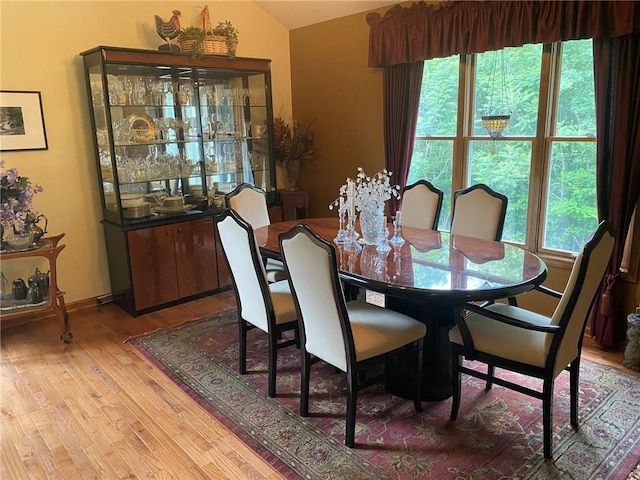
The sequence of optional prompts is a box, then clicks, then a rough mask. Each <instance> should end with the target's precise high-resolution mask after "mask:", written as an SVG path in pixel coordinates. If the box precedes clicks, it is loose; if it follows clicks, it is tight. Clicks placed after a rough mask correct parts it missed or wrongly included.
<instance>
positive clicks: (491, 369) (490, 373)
mask: <svg viewBox="0 0 640 480" xmlns="http://www.w3.org/2000/svg"><path fill="white" fill-rule="evenodd" d="M494 372H495V367H494V366H493V365H487V376H488V377H489V378H488V379H487V384H486V385H485V386H484V389H485V390H491V387H492V386H493V375H494Z"/></svg>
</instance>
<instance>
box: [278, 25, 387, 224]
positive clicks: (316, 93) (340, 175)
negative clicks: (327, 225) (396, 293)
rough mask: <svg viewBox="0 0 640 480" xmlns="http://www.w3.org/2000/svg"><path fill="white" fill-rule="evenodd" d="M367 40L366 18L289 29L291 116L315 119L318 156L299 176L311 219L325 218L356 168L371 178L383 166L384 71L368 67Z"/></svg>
mask: <svg viewBox="0 0 640 480" xmlns="http://www.w3.org/2000/svg"><path fill="white" fill-rule="evenodd" d="M368 42H369V26H368V25H367V23H366V21H365V14H357V15H350V16H348V17H342V18H339V19H336V20H332V21H328V22H323V23H319V24H316V25H311V26H308V27H304V28H299V29H296V30H292V31H291V77H292V101H293V111H294V116H295V117H296V118H297V119H299V120H301V121H303V122H309V121H311V120H313V119H316V122H315V124H314V132H315V141H316V145H317V147H318V149H319V151H320V154H321V157H320V158H319V159H318V160H315V161H314V162H313V163H310V164H306V165H303V166H302V167H301V173H300V182H299V184H300V187H301V188H303V189H307V190H309V192H310V198H311V208H310V215H311V216H314V217H322V216H327V215H328V214H329V211H328V209H327V208H328V205H329V203H330V202H331V201H332V200H333V199H334V198H335V197H336V196H337V195H338V189H339V188H340V185H342V184H343V183H345V179H346V178H347V177H351V178H355V175H356V173H357V172H356V168H357V167H358V166H361V167H363V168H364V169H365V171H366V172H367V173H369V174H374V173H376V172H377V171H378V170H380V169H381V168H384V143H383V134H382V70H381V69H377V68H369V67H368V66H367V52H368V49H369V43H368Z"/></svg>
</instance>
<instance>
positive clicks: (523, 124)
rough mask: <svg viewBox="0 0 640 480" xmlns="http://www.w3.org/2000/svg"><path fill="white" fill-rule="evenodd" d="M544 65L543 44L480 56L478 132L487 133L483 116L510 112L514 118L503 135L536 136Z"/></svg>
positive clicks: (476, 111) (478, 63) (476, 121)
mask: <svg viewBox="0 0 640 480" xmlns="http://www.w3.org/2000/svg"><path fill="white" fill-rule="evenodd" d="M503 58H504V74H503V61H502V60H503ZM541 64H542V45H524V46H522V47H518V48H505V49H504V56H503V55H502V54H501V52H500V51H497V52H485V53H479V54H478V55H477V62H476V89H475V99H476V100H475V112H474V123H473V134H474V135H487V131H486V130H485V129H484V127H483V126H482V115H496V114H501V113H509V111H510V112H511V120H510V121H509V124H508V125H507V128H506V129H505V131H504V132H503V133H502V135H504V136H506V135H535V133H536V124H537V121H538V97H539V92H540V68H541ZM492 92H493V94H492Z"/></svg>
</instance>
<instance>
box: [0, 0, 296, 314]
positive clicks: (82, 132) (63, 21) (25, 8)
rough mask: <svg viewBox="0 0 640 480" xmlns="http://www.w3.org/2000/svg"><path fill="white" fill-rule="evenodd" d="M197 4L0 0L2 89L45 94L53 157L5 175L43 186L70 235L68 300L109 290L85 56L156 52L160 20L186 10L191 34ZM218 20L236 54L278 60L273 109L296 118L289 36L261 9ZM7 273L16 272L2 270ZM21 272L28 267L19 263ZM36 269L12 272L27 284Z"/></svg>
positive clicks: (8, 156) (56, 225)
mask: <svg viewBox="0 0 640 480" xmlns="http://www.w3.org/2000/svg"><path fill="white" fill-rule="evenodd" d="M199 5H200V6H202V5H204V3H196V2H182V1H181V2H175V1H174V2H149V1H138V2H120V1H105V2H80V1H78V2H76V1H51V2H33V1H21V0H18V1H6V0H1V1H0V89H2V90H31V91H40V92H41V94H42V103H43V109H44V117H45V126H46V133H47V138H48V143H49V149H48V150H42V151H33V152H2V153H0V159H2V160H4V162H5V168H10V167H16V168H17V169H18V171H19V173H20V174H21V175H26V176H28V177H29V178H30V179H32V180H33V181H34V182H35V183H38V184H40V185H42V187H43V188H44V192H43V193H40V194H38V195H36V197H35V199H34V208H35V209H36V210H37V211H39V212H40V213H43V214H44V215H45V216H46V217H47V218H48V220H49V228H48V231H49V234H52V235H53V234H58V233H61V232H65V233H66V237H65V238H64V240H63V241H64V243H66V244H67V247H66V249H65V250H64V251H63V252H62V253H61V254H60V257H59V261H58V268H59V270H58V275H59V278H58V280H59V285H60V287H61V288H62V289H63V290H65V291H66V292H67V295H66V297H65V298H66V300H67V302H74V301H79V300H86V299H90V298H93V297H97V296H100V295H103V294H106V293H109V291H110V285H109V274H108V269H107V260H106V250H105V245H104V239H103V234H102V226H101V223H100V220H101V218H102V215H101V210H100V205H99V200H100V196H99V192H98V181H97V173H96V166H95V160H94V154H93V146H92V143H91V138H92V137H91V132H90V128H91V126H90V120H89V111H88V107H87V99H86V92H85V87H84V79H83V76H82V75H83V74H82V60H81V57H80V56H79V53H80V52H83V51H85V50H89V49H91V48H93V47H96V46H99V45H105V46H116V47H127V48H142V49H150V50H156V49H157V47H158V45H160V44H161V43H163V41H162V40H161V39H160V38H159V37H158V35H157V34H156V31H155V24H154V14H158V15H160V16H161V17H163V18H164V19H165V20H167V19H168V18H169V17H170V16H171V11H172V10H173V9H175V8H179V9H180V10H181V12H182V18H181V24H182V26H183V27H186V26H189V25H193V24H195V23H196V20H197V16H198V13H199V8H198V6H199ZM208 5H209V10H210V14H211V20H212V23H214V24H215V23H217V22H218V21H223V20H230V21H231V22H232V23H233V25H234V26H235V27H236V28H237V29H238V30H239V32H240V43H239V44H238V48H237V56H240V57H258V58H269V59H271V60H272V84H273V105H274V108H275V109H276V110H280V111H282V109H284V112H283V113H284V115H285V116H289V115H290V111H291V72H290V60H289V33H288V31H287V30H286V29H285V28H284V27H283V26H282V25H280V24H279V23H277V22H276V21H275V20H274V19H273V18H272V17H270V16H269V15H268V14H267V13H265V11H264V10H262V9H261V8H259V7H258V6H256V5H255V4H254V3H253V2H246V1H241V2H234V1H226V2H223V1H221V2H210V3H208ZM1 268H2V269H3V270H5V272H6V270H7V268H9V267H8V266H7V265H2V267H1ZM13 268H14V269H15V268H18V269H19V268H20V267H19V266H14V267H13ZM31 273H33V267H29V268H28V269H26V270H24V272H20V271H17V272H12V273H11V274H10V275H7V277H8V278H9V279H10V280H11V279H12V278H14V277H15V276H18V275H22V276H24V278H25V280H26V277H28V276H29V275H30V274H31Z"/></svg>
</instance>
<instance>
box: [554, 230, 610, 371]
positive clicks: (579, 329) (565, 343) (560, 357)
mask: <svg viewBox="0 0 640 480" xmlns="http://www.w3.org/2000/svg"><path fill="white" fill-rule="evenodd" d="M614 240H615V239H614V235H613V231H612V229H611V227H610V225H609V224H608V223H607V222H602V223H601V224H600V225H599V226H598V229H597V230H596V232H595V233H594V234H593V236H592V237H591V238H590V239H589V241H588V242H587V243H586V244H585V246H584V248H583V249H582V252H581V253H580V254H579V255H578V257H577V258H576V261H575V263H574V265H573V269H572V270H571V275H570V276H569V281H568V282H567V287H566V288H565V291H564V293H563V295H562V298H561V299H560V302H559V303H558V306H557V307H556V310H555V311H554V313H553V315H552V317H551V324H553V325H566V330H565V333H564V335H563V336H562V339H561V341H560V345H559V346H558V354H557V355H556V366H555V369H556V374H557V373H559V372H560V371H562V370H563V369H564V368H565V367H566V366H567V365H568V364H569V363H571V362H572V361H573V360H574V359H575V358H576V357H577V356H578V349H579V348H580V345H581V342H580V339H581V337H582V335H583V333H584V327H585V324H586V321H587V316H588V315H589V309H590V308H591V304H592V303H593V299H594V298H595V295H596V293H597V291H598V287H599V286H600V283H601V282H602V278H603V277H604V274H605V271H606V269H607V265H608V264H609V259H610V257H611V252H612V251H613V244H614ZM552 337H553V335H548V338H547V348H548V349H549V348H551V347H552V342H553V338H552Z"/></svg>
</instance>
